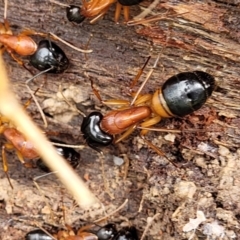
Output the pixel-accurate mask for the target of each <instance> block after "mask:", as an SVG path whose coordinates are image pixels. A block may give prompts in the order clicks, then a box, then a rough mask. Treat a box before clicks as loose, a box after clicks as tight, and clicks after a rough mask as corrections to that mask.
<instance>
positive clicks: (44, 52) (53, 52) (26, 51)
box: [0, 0, 92, 73]
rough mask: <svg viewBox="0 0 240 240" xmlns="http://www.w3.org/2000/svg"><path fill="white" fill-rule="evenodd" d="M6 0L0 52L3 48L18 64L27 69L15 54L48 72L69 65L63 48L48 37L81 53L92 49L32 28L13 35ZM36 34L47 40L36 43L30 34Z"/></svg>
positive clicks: (59, 71)
mask: <svg viewBox="0 0 240 240" xmlns="http://www.w3.org/2000/svg"><path fill="white" fill-rule="evenodd" d="M6 13H7V0H5V10H4V23H1V24H0V44H1V45H0V47H1V53H3V52H4V51H5V50H6V51H7V52H8V53H9V54H10V55H11V57H12V58H13V59H14V60H15V61H17V63H18V64H20V65H21V66H23V67H25V68H26V69H27V70H29V69H28V68H27V67H26V66H25V64H24V62H23V61H22V60H21V59H19V58H18V57H17V56H15V54H18V55H21V56H30V61H29V63H30V65H32V66H33V67H35V68H36V69H38V70H40V71H44V72H49V73H62V72H64V71H65V70H66V69H67V68H68V66H69V60H68V58H67V57H66V55H65V53H64V52H63V50H62V49H61V48H60V47H59V46H58V45H57V44H55V43H54V42H52V41H50V40H49V37H51V38H53V39H55V40H59V41H61V42H63V43H64V44H66V45H68V46H69V47H71V48H73V49H74V50H76V51H80V52H83V53H90V52H92V50H83V49H79V48H76V47H75V46H73V45H71V44H69V43H67V42H66V41H64V40H62V39H61V38H59V37H58V36H56V35H55V34H53V33H48V34H46V33H41V32H36V31H34V30H30V29H26V30H23V31H22V32H21V33H19V34H17V35H14V34H13V32H12V30H11V29H10V25H9V23H8V21H7V16H6V15H7V14H6ZM31 35H37V36H41V37H45V38H46V37H47V38H48V40H41V41H40V42H39V44H37V43H36V42H35V41H34V40H33V39H32V38H31V37H30V36H31Z"/></svg>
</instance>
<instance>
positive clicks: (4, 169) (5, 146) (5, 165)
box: [2, 144, 13, 189]
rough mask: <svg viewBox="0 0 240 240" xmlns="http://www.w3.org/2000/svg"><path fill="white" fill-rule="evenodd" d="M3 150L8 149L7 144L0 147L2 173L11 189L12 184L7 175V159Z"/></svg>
mask: <svg viewBox="0 0 240 240" xmlns="http://www.w3.org/2000/svg"><path fill="white" fill-rule="evenodd" d="M5 148H8V147H7V144H6V145H5V144H4V145H3V146H2V161H3V171H4V173H5V175H6V177H7V180H8V182H9V185H10V186H11V188H12V189H13V185H12V183H11V181H10V178H9V175H8V163H7V157H6V151H5Z"/></svg>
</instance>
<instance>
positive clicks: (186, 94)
mask: <svg viewBox="0 0 240 240" xmlns="http://www.w3.org/2000/svg"><path fill="white" fill-rule="evenodd" d="M159 58H160V54H159V55H158V57H157V59H156V61H155V63H154V66H153V67H152V69H151V70H150V71H149V73H148V75H147V77H146V79H145V80H144V82H143V83H142V85H141V86H140V88H139V89H138V91H137V93H135V94H134V98H133V100H132V102H129V101H126V100H117V99H113V100H107V101H103V100H102V98H101V96H100V94H99V92H98V91H97V90H96V89H95V88H94V86H93V82H92V81H91V85H92V89H93V92H94V94H95V95H96V96H97V98H98V99H99V100H100V101H101V102H102V103H103V104H106V105H119V106H122V108H120V109H118V110H112V111H110V112H108V113H107V114H106V115H103V114H101V113H100V112H92V113H90V114H89V115H88V116H87V117H84V119H83V122H82V125H81V132H82V133H83V137H84V139H85V140H86V142H87V144H88V146H90V147H91V148H93V149H95V150H97V151H98V152H101V151H100V150H99V148H98V147H103V146H107V145H110V144H111V143H118V142H120V141H122V140H123V139H125V138H126V137H128V136H129V135H130V134H131V133H132V132H133V131H134V130H135V129H136V128H139V129H141V133H140V135H141V137H142V138H143V140H144V141H145V142H146V143H147V145H148V146H149V147H151V148H152V149H154V150H155V151H156V152H158V153H159V154H160V155H163V156H165V155H164V154H163V153H162V152H161V151H160V150H159V149H158V148H156V147H155V146H154V145H153V144H152V143H151V142H149V141H148V140H146V139H145V138H144V135H145V134H146V133H147V132H148V131H151V130H152V131H163V129H157V128H151V126H153V125H155V124H157V123H159V122H160V121H161V119H162V118H170V117H184V116H185V115H188V114H191V113H193V112H194V111H196V110H198V109H199V108H201V107H202V106H203V105H204V103H205V102H206V101H207V99H208V98H209V97H210V96H211V94H212V92H213V90H214V88H215V80H214V78H213V76H211V75H210V74H208V73H206V72H203V71H193V72H182V73H179V74H177V75H175V76H173V77H170V78H169V79H168V80H167V81H166V82H165V83H164V84H163V85H162V86H161V87H160V88H159V89H157V90H156V91H155V92H154V94H150V93H149V94H144V95H140V92H141V91H142V88H143V87H144V86H145V84H146V83H147V81H148V80H149V78H150V76H151V74H152V72H153V70H154V68H156V66H157V63H158V61H159ZM148 61H149V58H148V60H147V62H146V63H145V65H144V66H143V68H142V69H140V71H139V73H138V74H137V76H136V78H135V79H134V81H133V83H132V86H131V88H132V87H133V86H134V85H135V83H136V82H137V80H138V79H139V77H140V75H141V73H142V71H143V69H144V67H145V66H146V64H147V63H148ZM165 131H168V130H165ZM173 131H174V132H181V131H178V130H173ZM117 134H122V135H121V136H120V137H118V138H115V137H114V136H115V135H117Z"/></svg>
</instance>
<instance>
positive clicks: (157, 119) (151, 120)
mask: <svg viewBox="0 0 240 240" xmlns="http://www.w3.org/2000/svg"><path fill="white" fill-rule="evenodd" d="M160 121H161V117H160V116H154V117H152V118H149V119H147V120H145V121H144V122H142V123H140V124H139V125H140V126H141V127H145V128H147V127H150V126H153V125H155V124H157V123H159V122H160ZM147 133H148V130H146V129H144V130H143V129H142V130H141V135H146V134H147Z"/></svg>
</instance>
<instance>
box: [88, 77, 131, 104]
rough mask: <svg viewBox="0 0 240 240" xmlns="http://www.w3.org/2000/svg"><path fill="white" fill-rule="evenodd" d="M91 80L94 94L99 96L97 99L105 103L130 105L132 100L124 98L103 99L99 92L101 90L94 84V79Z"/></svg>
mask: <svg viewBox="0 0 240 240" xmlns="http://www.w3.org/2000/svg"><path fill="white" fill-rule="evenodd" d="M90 81H91V87H92V90H93V93H94V95H95V96H96V97H97V99H98V100H99V101H100V102H101V103H102V104H105V105H123V106H129V104H130V102H129V101H128V100H123V99H109V100H102V97H101V95H100V93H99V91H98V90H97V89H96V88H95V87H94V86H93V81H92V79H90Z"/></svg>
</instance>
